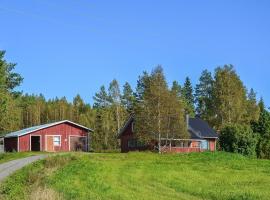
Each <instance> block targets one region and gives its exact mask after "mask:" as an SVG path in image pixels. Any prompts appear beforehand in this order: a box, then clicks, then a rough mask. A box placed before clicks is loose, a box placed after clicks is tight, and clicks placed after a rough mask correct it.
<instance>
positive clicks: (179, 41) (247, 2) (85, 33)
mask: <svg viewBox="0 0 270 200" xmlns="http://www.w3.org/2000/svg"><path fill="white" fill-rule="evenodd" d="M0 19H1V26H0V27H1V30H0V49H4V50H6V51H7V54H6V55H7V57H6V58H7V60H8V61H12V62H16V63H18V66H17V71H18V72H19V73H21V74H22V76H23V77H24V78H25V80H24V82H23V85H22V86H21V88H20V89H21V90H23V91H24V92H28V93H37V94H39V93H43V94H44V95H45V97H47V98H52V97H55V96H59V97H60V96H66V97H67V98H68V99H69V100H72V98H73V97H74V96H75V95H76V94H77V93H79V94H81V96H82V97H83V98H84V99H85V100H86V101H87V102H91V103H92V101H93V100H92V96H93V95H94V94H95V92H96V91H98V90H99V88H100V86H101V85H102V84H105V85H106V86H107V85H108V84H109V82H110V81H111V80H112V79H113V78H116V79H118V80H119V82H120V83H121V84H123V83H124V82H125V81H128V82H130V83H131V84H132V85H133V86H135V84H136V80H137V77H138V76H139V75H140V74H141V73H142V71H143V70H148V71H150V70H151V69H152V68H153V67H155V66H156V65H158V64H161V65H162V66H163V68H164V70H165V73H166V76H167V79H168V82H169V83H171V82H172V81H173V80H177V81H179V82H180V83H183V81H184V78H185V77H186V76H190V77H191V79H192V81H193V84H194V85H195V84H196V82H197V80H198V78H199V75H200V73H201V71H202V70H203V69H205V68H207V69H209V70H211V71H213V69H214V68H215V67H216V66H219V65H224V64H233V65H234V66H235V68H236V70H237V72H238V73H239V75H240V76H241V79H242V80H243V81H244V83H245V85H246V86H247V88H250V87H253V88H254V89H255V90H256V91H257V94H258V96H259V97H260V96H263V98H264V99H265V102H266V104H267V105H268V106H270V93H269V87H270V1H267V0H265V1H263V0H260V1H257V0H253V1H251V0H237V1H236V0H219V1H217V0H212V1H208V0H203V1H198V0H188V1H187V0H175V1H173V0H169V1H164V0H160V1H158V0H152V1H151V0H136V1H127V0H123V1H116V0H114V1H101V0H96V1H91V0H57V1H54V0H27V1H22V0H12V1H11V0H0Z"/></svg>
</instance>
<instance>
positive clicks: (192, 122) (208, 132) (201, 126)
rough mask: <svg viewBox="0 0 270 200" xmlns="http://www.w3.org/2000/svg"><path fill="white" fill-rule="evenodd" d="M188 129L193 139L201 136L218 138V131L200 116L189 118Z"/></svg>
mask: <svg viewBox="0 0 270 200" xmlns="http://www.w3.org/2000/svg"><path fill="white" fill-rule="evenodd" d="M188 124H189V127H188V130H189V132H190V133H191V138H192V139H199V138H218V135H217V133H216V132H215V131H214V129H213V128H211V127H210V126H209V125H208V123H207V122H206V121H204V120H202V119H200V118H197V117H196V118H189V123H188Z"/></svg>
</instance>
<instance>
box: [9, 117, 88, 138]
mask: <svg viewBox="0 0 270 200" xmlns="http://www.w3.org/2000/svg"><path fill="white" fill-rule="evenodd" d="M64 123H68V124H71V125H74V126H77V127H79V128H82V129H84V130H87V131H90V132H93V130H92V129H90V128H87V127H85V126H82V125H80V124H77V123H75V122H72V121H69V120H63V121H59V122H54V123H49V124H43V125H39V126H33V127H30V128H26V129H23V130H19V131H16V132H12V133H9V134H7V135H6V136H5V138H11V137H20V136H23V135H27V134H29V133H33V132H35V131H39V130H42V129H45V128H49V127H52V126H56V125H59V124H64Z"/></svg>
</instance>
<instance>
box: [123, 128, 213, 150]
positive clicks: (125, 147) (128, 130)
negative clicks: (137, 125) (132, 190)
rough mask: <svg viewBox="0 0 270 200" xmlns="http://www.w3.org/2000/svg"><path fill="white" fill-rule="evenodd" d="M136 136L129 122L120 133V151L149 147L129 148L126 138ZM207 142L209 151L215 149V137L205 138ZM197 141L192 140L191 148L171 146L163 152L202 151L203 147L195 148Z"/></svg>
mask: <svg viewBox="0 0 270 200" xmlns="http://www.w3.org/2000/svg"><path fill="white" fill-rule="evenodd" d="M135 138H136V137H135V136H134V134H133V132H132V123H130V124H129V125H128V126H127V127H126V129H125V131H124V132H123V133H122V135H121V137H120V139H121V152H122V153H127V152H129V151H143V150H147V149H148V150H149V149H151V147H149V146H148V147H144V148H142V147H141V148H138V147H134V148H130V147H128V140H130V139H135ZM207 140H208V142H209V148H210V149H209V150H210V151H216V139H207ZM198 145H199V144H198V142H196V141H193V142H192V144H191V148H190V147H187V148H181V147H172V149H171V150H170V149H169V148H166V149H164V152H172V153H191V152H203V151H204V150H203V149H200V148H197V147H198Z"/></svg>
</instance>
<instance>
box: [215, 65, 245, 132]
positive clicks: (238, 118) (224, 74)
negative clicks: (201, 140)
mask: <svg viewBox="0 0 270 200" xmlns="http://www.w3.org/2000/svg"><path fill="white" fill-rule="evenodd" d="M213 102H214V112H213V113H214V116H215V119H214V122H213V124H215V126H216V128H217V129H220V128H222V127H223V126H224V125H226V124H227V123H238V124H245V122H246V119H245V116H246V113H247V111H246V89H245V87H244V85H243V82H242V81H241V80H240V77H239V76H238V75H237V73H236V72H235V70H234V68H233V66H232V65H225V66H224V67H218V68H217V69H216V70H215V81H214V87H213Z"/></svg>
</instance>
